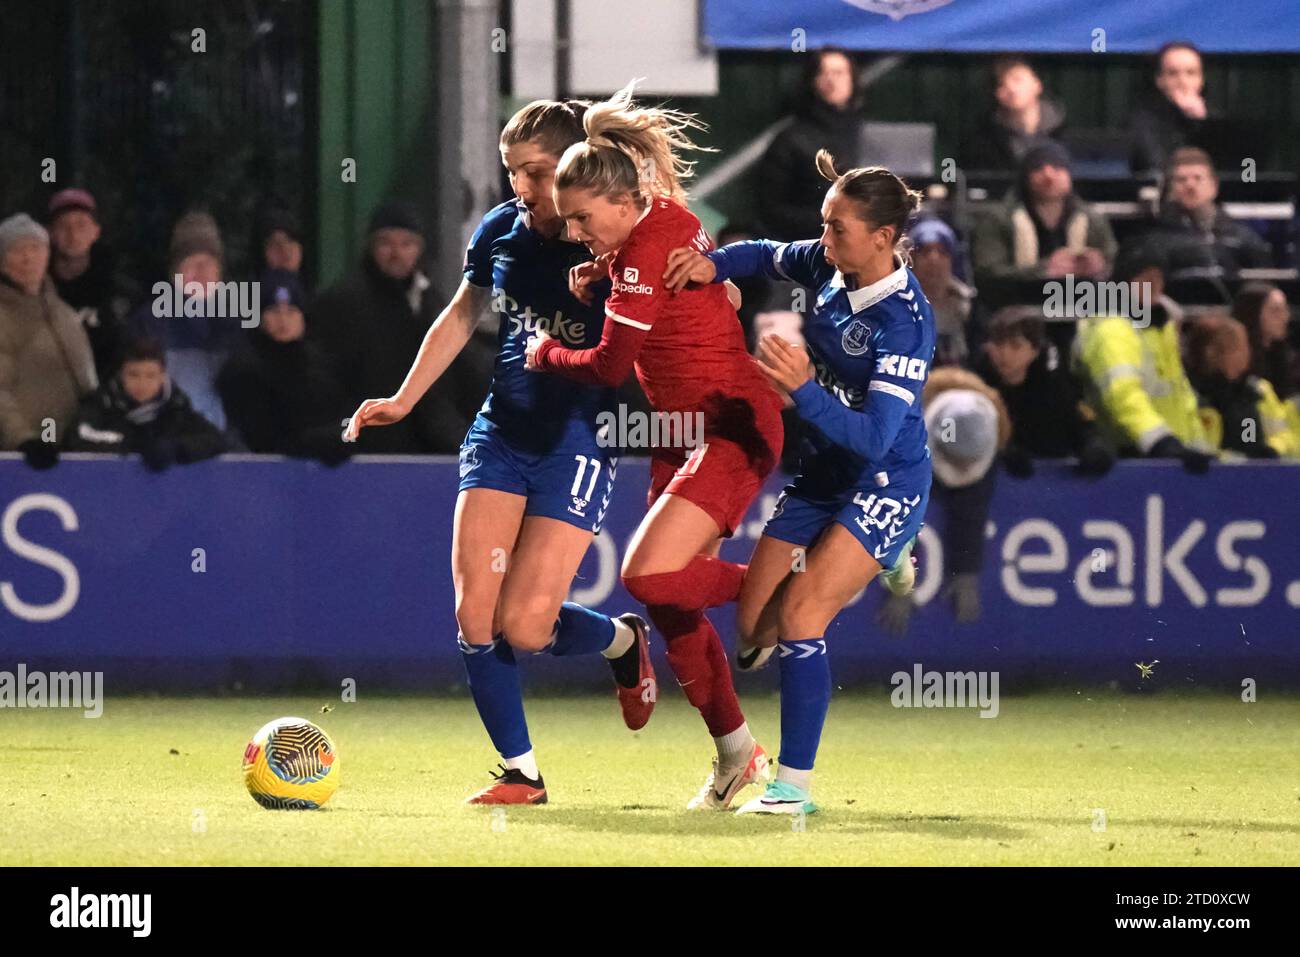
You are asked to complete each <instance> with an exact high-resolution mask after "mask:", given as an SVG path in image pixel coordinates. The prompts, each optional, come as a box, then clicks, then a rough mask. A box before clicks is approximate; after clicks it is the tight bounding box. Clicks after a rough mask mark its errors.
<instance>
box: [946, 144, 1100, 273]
mask: <svg viewBox="0 0 1300 957" xmlns="http://www.w3.org/2000/svg"><path fill="white" fill-rule="evenodd" d="M971 241H972V245H973V247H974V248H973V254H974V259H975V282H976V284H977V285H982V284H983V283H984V282H985V281H986V280H997V279H1041V278H1044V277H1046V278H1052V277H1058V276H1064V275H1066V274H1067V273H1072V274H1074V275H1075V276H1077V277H1080V278H1085V279H1099V278H1102V277H1104V276H1105V274H1106V273H1107V272H1108V271H1109V269H1110V264H1111V261H1112V260H1113V259H1114V257H1115V250H1116V242H1115V234H1114V233H1113V232H1112V231H1111V228H1110V223H1109V222H1107V221H1106V217H1105V216H1103V215H1101V214H1100V213H1098V212H1097V211H1096V210H1094V209H1093V208H1092V207H1091V206H1089V205H1088V204H1087V203H1085V202H1084V201H1083V200H1082V199H1081V198H1080V197H1079V196H1078V194H1077V193H1075V192H1074V180H1073V177H1072V176H1071V175H1070V154H1069V153H1068V152H1067V151H1066V149H1065V147H1064V146H1062V145H1061V144H1059V143H1053V142H1048V143H1041V144H1039V145H1037V146H1034V147H1032V148H1031V149H1030V150H1029V152H1027V153H1026V154H1025V158H1024V160H1023V161H1022V162H1021V164H1020V178H1019V180H1018V182H1017V184H1016V187H1015V189H1013V190H1012V192H1011V194H1010V195H1009V196H1008V198H1007V201H1006V202H1005V203H1004V204H1003V205H1002V207H1001V208H1000V209H998V210H996V211H995V212H993V213H992V214H990V215H989V216H987V217H985V218H984V220H983V221H982V222H980V223H979V225H978V226H976V227H975V232H974V235H973V236H972V238H971Z"/></svg>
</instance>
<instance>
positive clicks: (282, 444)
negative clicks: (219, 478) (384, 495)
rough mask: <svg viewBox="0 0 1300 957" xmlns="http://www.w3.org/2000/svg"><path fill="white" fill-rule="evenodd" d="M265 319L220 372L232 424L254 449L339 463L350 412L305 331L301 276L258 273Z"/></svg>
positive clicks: (317, 346) (325, 361) (219, 381)
mask: <svg viewBox="0 0 1300 957" xmlns="http://www.w3.org/2000/svg"><path fill="white" fill-rule="evenodd" d="M261 294H262V319H261V322H260V323H259V324H258V326H257V327H256V328H253V329H249V330H248V336H249V348H248V349H242V350H239V351H237V352H236V353H235V354H234V355H232V356H231V357H230V360H229V361H228V362H227V363H226V366H225V368H224V369H222V370H221V374H220V375H219V376H218V377H217V389H218V391H219V392H220V393H221V398H222V401H223V402H224V403H225V407H226V415H227V416H228V417H229V420H230V424H231V425H232V426H233V427H234V428H235V430H236V431H238V433H239V435H240V437H241V438H242V439H243V441H244V443H245V444H246V445H247V446H248V448H249V450H250V451H252V452H261V453H273V454H280V455H294V456H304V457H310V458H318V459H320V460H322V461H324V462H326V463H328V464H331V465H333V464H337V463H339V462H342V461H343V460H344V459H345V458H347V456H348V455H349V454H350V452H351V450H352V448H353V446H352V445H350V444H347V443H345V442H344V441H343V420H344V419H345V418H346V417H347V415H348V413H349V412H351V411H352V410H351V408H349V407H348V406H347V403H346V402H345V401H344V398H343V393H342V390H341V389H340V388H339V385H338V383H337V382H335V381H334V377H333V373H332V370H331V368H330V364H329V360H328V358H327V357H326V355H325V352H324V350H323V349H322V348H321V345H320V343H319V342H316V341H315V340H313V339H312V338H310V337H308V336H307V335H306V331H307V326H306V320H305V318H304V316H303V293H302V288H301V287H300V286H299V285H298V278H297V277H296V276H295V275H294V274H293V273H292V272H287V271H284V270H274V269H273V270H269V271H267V272H266V273H263V275H262V278H261Z"/></svg>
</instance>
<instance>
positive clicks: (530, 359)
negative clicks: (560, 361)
mask: <svg viewBox="0 0 1300 957" xmlns="http://www.w3.org/2000/svg"><path fill="white" fill-rule="evenodd" d="M554 338H555V337H554V336H553V335H551V334H550V333H549V332H539V333H537V335H535V336H533V337H532V338H531V339H529V340H528V344H527V345H526V346H524V368H525V369H531V370H532V371H533V372H537V371H538V368H539V367H538V365H537V350H538V349H540V348H541V347H542V343H543V342H545V341H546V340H547V339H554Z"/></svg>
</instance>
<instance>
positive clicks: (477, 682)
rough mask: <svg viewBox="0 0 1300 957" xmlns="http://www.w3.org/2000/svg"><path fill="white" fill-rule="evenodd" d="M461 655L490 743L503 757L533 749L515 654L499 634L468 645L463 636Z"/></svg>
mask: <svg viewBox="0 0 1300 957" xmlns="http://www.w3.org/2000/svg"><path fill="white" fill-rule="evenodd" d="M457 641H459V642H460V650H461V658H463V659H464V661H465V675H466V677H467V678H468V679H469V690H470V694H472V695H473V696H474V707H476V708H477V709H478V716H479V718H480V719H482V721H483V727H485V728H486V729H487V733H488V737H489V738H491V739H492V745H493V747H495V748H496V749H497V752H498V753H499V754H500V755H501V757H503V758H517V757H519V755H521V754H527V753H528V752H529V751H531V750H532V749H533V746H532V744H531V742H529V740H528V722H527V721H525V720H524V695H523V692H522V691H521V690H520V687H519V669H518V668H517V667H515V654H514V652H513V651H512V650H511V648H510V646H509V645H508V644H506V642H505V639H503V638H502V637H501V636H500V635H498V636H497V637H496V638H494V639H493V640H492V644H490V645H471V644H470V643H469V642H467V641H466V640H465V639H464V638H463V637H461V636H457Z"/></svg>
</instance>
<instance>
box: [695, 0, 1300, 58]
mask: <svg viewBox="0 0 1300 957" xmlns="http://www.w3.org/2000/svg"><path fill="white" fill-rule="evenodd" d="M702 2H703V7H704V12H703V33H704V39H705V42H706V43H708V44H710V45H712V46H714V47H718V48H721V49H731V48H745V49H765V50H801V49H802V50H812V49H815V48H816V47H820V46H827V45H835V46H842V47H847V48H848V49H852V50H910V51H920V50H961V51H965V52H972V53H994V52H1000V51H1023V52H1027V53H1150V52H1152V51H1154V50H1155V49H1157V48H1158V47H1159V46H1160V45H1161V44H1163V43H1166V42H1167V41H1170V40H1186V41H1188V42H1190V43H1194V44H1196V45H1197V46H1198V47H1200V48H1201V49H1202V50H1206V51H1209V52H1214V53H1264V52H1283V51H1296V50H1300V4H1297V3H1295V2H1293V0H1255V2H1251V3H1244V4H1233V3H1214V2H1207V0H1161V2H1160V3H1153V4H1146V3H1134V2H1132V0H1093V2H1091V3H1078V2H1076V0H801V2H799V3H790V2H788V0H702Z"/></svg>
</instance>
